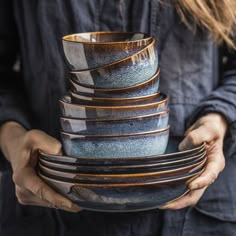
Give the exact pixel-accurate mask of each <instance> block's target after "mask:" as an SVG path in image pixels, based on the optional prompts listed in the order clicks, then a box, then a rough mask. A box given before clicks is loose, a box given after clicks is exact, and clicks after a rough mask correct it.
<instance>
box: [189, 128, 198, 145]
mask: <svg viewBox="0 0 236 236" xmlns="http://www.w3.org/2000/svg"><path fill="white" fill-rule="evenodd" d="M188 139H189V141H190V143H191V144H192V145H193V146H197V145H198V141H197V136H196V133H195V132H194V131H191V132H190V133H189V134H188Z"/></svg>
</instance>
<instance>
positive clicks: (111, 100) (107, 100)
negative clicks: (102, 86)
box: [69, 90, 160, 102]
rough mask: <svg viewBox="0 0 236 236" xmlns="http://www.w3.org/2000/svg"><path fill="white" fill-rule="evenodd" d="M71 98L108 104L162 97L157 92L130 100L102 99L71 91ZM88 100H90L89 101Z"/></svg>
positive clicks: (130, 98)
mask: <svg viewBox="0 0 236 236" xmlns="http://www.w3.org/2000/svg"><path fill="white" fill-rule="evenodd" d="M69 93H70V95H71V97H74V98H75V99H79V100H82V101H89V102H94V101H97V102H102V101H106V102H109V101H110V102H113V101H114V102H123V101H127V102H129V101H133V100H138V101H142V100H145V99H149V98H150V99H151V98H156V97H159V96H160V92H157V93H154V94H151V95H145V96H140V97H129V98H101V97H88V96H85V95H80V94H76V93H75V91H72V90H70V91H69ZM79 96H81V97H85V99H83V98H79ZM87 99H88V100H87ZM89 99H92V100H89Z"/></svg>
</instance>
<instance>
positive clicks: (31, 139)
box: [25, 129, 38, 145]
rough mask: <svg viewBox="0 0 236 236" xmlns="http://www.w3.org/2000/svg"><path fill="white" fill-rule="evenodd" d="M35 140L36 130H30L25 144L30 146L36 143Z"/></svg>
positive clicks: (36, 136)
mask: <svg viewBox="0 0 236 236" xmlns="http://www.w3.org/2000/svg"><path fill="white" fill-rule="evenodd" d="M37 138H38V131H37V130H34V129H33V130H30V131H28V132H27V134H26V136H25V139H26V143H27V144H29V145H30V144H32V143H36V142H37Z"/></svg>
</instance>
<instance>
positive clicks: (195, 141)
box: [179, 126, 215, 150]
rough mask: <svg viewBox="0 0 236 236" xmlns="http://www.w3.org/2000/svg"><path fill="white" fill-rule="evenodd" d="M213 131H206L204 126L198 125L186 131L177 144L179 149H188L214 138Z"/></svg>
mask: <svg viewBox="0 0 236 236" xmlns="http://www.w3.org/2000/svg"><path fill="white" fill-rule="evenodd" d="M214 138H215V134H214V132H208V129H207V128H206V127H204V126H200V127H199V128H197V129H194V130H192V131H190V132H189V133H188V135H187V136H186V137H185V138H184V139H183V141H182V142H181V143H180V145H179V149H180V150H188V149H191V148H194V147H196V146H198V145H201V144H202V143H204V142H210V141H212V140H214Z"/></svg>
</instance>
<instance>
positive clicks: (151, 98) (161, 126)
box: [39, 32, 205, 211]
mask: <svg viewBox="0 0 236 236" xmlns="http://www.w3.org/2000/svg"><path fill="white" fill-rule="evenodd" d="M155 44H156V43H155V39H154V38H152V37H150V36H148V35H146V34H143V33H121V32H95V33H82V34H74V35H68V36H65V37H64V38H63V46H64V52H65V56H66V58H67V61H68V63H69V65H70V69H71V79H70V85H71V88H70V91H69V95H66V96H64V97H63V98H62V99H61V100H60V106H61V112H62V117H61V128H62V132H61V137H62V143H63V148H64V152H65V154H66V155H67V157H65V156H60V157H59V156H53V155H48V154H45V153H42V152H40V158H39V159H40V163H39V175H40V176H41V177H42V178H43V179H44V180H45V181H46V182H48V184H50V185H51V186H52V187H53V188H55V189H56V190H57V191H58V192H59V193H61V194H63V195H64V196H66V197H68V198H70V199H71V200H72V201H73V202H76V203H78V205H79V206H80V207H83V208H85V209H90V210H97V211H137V210H145V209H152V208H157V207H159V206H161V205H163V204H165V203H167V202H169V201H171V200H173V199H176V198H177V197H179V196H181V195H183V194H185V193H186V192H187V187H186V184H185V182H186V181H187V180H190V179H191V178H194V177H196V176H197V175H199V173H201V171H202V169H203V168H204V163H205V147H204V145H203V146H200V147H197V148H195V149H193V150H189V151H186V152H177V153H172V154H164V153H165V150H166V147H167V143H168V139H169V129H170V127H169V125H168V119H169V110H168V97H167V96H166V95H165V94H163V93H161V92H160V91H159V82H160V78H159V75H160V68H159V65H158V53H157V50H156V45H155ZM178 143H179V141H178V142H176V140H175V139H173V138H171V139H170V141H169V147H168V150H170V149H172V152H173V148H174V150H176V148H177V146H178V145H177V144H178ZM169 152H170V151H169ZM163 154H164V155H163Z"/></svg>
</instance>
